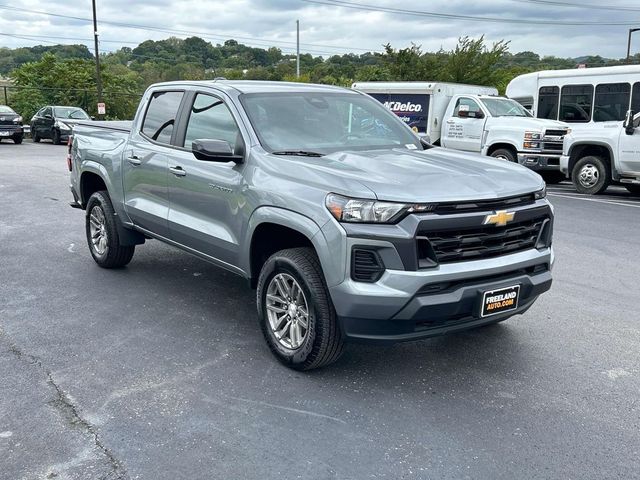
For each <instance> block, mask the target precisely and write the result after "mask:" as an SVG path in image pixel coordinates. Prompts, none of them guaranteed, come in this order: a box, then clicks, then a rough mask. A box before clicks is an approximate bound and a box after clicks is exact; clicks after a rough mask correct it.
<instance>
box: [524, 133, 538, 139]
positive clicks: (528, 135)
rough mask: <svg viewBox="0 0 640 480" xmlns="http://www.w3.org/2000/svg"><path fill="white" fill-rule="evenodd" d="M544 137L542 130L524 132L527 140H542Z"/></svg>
mask: <svg viewBox="0 0 640 480" xmlns="http://www.w3.org/2000/svg"><path fill="white" fill-rule="evenodd" d="M541 138H542V133H540V132H524V139H525V140H540V139H541Z"/></svg>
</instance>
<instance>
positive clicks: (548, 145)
mask: <svg viewBox="0 0 640 480" xmlns="http://www.w3.org/2000/svg"><path fill="white" fill-rule="evenodd" d="M566 134H567V130H566V129H562V130H559V129H555V130H554V129H550V130H546V131H545V132H544V136H543V137H542V149H543V150H548V151H552V152H562V143H563V142H564V136H565V135H566Z"/></svg>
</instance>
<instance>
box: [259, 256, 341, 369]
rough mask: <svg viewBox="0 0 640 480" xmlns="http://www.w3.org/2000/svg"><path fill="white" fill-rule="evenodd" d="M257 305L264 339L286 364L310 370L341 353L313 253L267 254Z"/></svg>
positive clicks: (318, 264)
mask: <svg viewBox="0 0 640 480" xmlns="http://www.w3.org/2000/svg"><path fill="white" fill-rule="evenodd" d="M257 303H258V317H259V319H260V326H261V328H262V333H263V335H264V338H265V340H266V341H267V344H268V345H269V348H270V349H271V351H272V352H273V354H274V355H275V356H276V357H277V358H278V360H280V361H281V362H282V363H283V364H285V365H286V366H288V367H290V368H294V369H296V370H311V369H313V368H319V367H323V366H325V365H329V364H330V363H333V362H335V361H336V360H337V359H338V358H339V357H340V355H341V354H342V351H343V349H344V340H343V338H342V333H341V331H340V328H339V326H338V322H337V318H336V313H335V310H334V308H333V304H332V303H331V299H330V297H329V292H328V291H327V287H326V285H325V282H324V276H323V273H322V269H321V267H320V261H319V260H318V256H317V255H316V253H315V252H314V251H313V249H311V248H292V249H287V250H281V251H279V252H277V253H275V254H273V255H272V256H271V257H270V258H269V259H268V260H267V261H266V262H265V264H264V266H263V267H262V270H261V272H260V278H259V279H258V290H257Z"/></svg>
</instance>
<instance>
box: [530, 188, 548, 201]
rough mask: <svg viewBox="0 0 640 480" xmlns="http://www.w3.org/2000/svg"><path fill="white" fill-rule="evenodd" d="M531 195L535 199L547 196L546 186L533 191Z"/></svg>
mask: <svg viewBox="0 0 640 480" xmlns="http://www.w3.org/2000/svg"><path fill="white" fill-rule="evenodd" d="M533 196H534V198H535V199H536V200H542V199H543V198H545V197H546V196H547V186H546V185H545V186H544V188H543V189H542V190H538V191H537V192H535V193H534V194H533Z"/></svg>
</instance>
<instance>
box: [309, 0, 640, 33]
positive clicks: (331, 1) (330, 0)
mask: <svg viewBox="0 0 640 480" xmlns="http://www.w3.org/2000/svg"><path fill="white" fill-rule="evenodd" d="M300 1H302V2H306V3H312V4H316V5H324V6H331V7H342V8H350V9H354V10H364V11H369V12H384V13H392V14H397V15H411V16H414V17H416V16H418V17H433V18H444V19H447V20H466V21H472V22H486V23H510V24H525V25H563V26H592V27H604V26H622V25H626V26H629V25H637V24H638V23H640V21H628V20H625V21H597V22H582V21H577V20H575V21H574V20H524V19H521V18H499V17H478V16H473V15H459V14H453V13H438V12H427V11H423V10H407V9H403V8H393V7H380V6H377V5H369V4H364V3H353V2H347V1H344V0H325V1H322V0H300Z"/></svg>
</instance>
